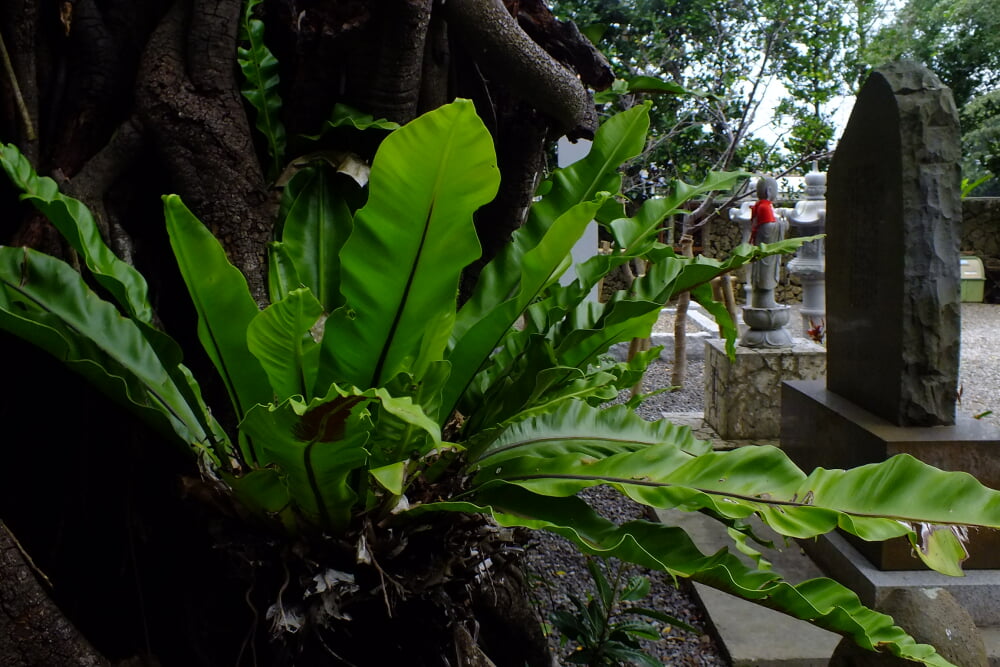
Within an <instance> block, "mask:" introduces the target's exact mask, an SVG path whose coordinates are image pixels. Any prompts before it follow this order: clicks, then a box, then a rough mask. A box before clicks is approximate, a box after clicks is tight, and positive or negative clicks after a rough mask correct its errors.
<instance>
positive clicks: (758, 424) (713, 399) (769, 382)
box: [705, 338, 826, 440]
mask: <svg viewBox="0 0 1000 667" xmlns="http://www.w3.org/2000/svg"><path fill="white" fill-rule="evenodd" d="M793 343H794V344H793V345H792V346H791V347H784V348H747V347H741V346H739V345H737V346H736V359H735V361H731V360H730V359H729V357H728V356H727V355H726V343H725V341H724V340H721V339H716V340H708V341H706V342H705V421H706V422H707V423H708V425H709V426H711V427H712V429H714V430H715V432H716V433H718V434H719V436H720V437H721V438H723V439H725V440H761V439H772V438H777V437H778V436H779V435H780V433H781V383H782V382H783V381H785V380H815V379H819V378H822V377H824V375H825V373H826V349H825V348H823V346H822V345H819V344H817V343H814V342H812V341H809V340H806V339H803V338H796V339H794V340H793Z"/></svg>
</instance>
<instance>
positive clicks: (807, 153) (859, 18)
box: [553, 0, 882, 189]
mask: <svg viewBox="0 0 1000 667" xmlns="http://www.w3.org/2000/svg"><path fill="white" fill-rule="evenodd" d="M553 8H554V11H555V12H556V13H557V14H559V15H561V16H562V17H564V18H568V19H571V20H573V21H575V22H576V23H577V24H579V25H580V26H582V27H583V28H584V30H585V31H586V32H587V34H589V35H590V36H591V37H593V38H595V39H596V38H598V37H599V41H598V42H597V43H598V45H599V46H600V48H601V49H602V50H603V51H605V52H606V53H607V54H608V57H609V60H610V61H611V64H612V66H613V67H614V69H615V72H616V75H617V76H618V77H619V78H621V79H625V80H629V79H632V78H633V77H636V76H641V75H647V76H655V77H660V78H664V79H667V80H671V81H675V82H677V83H678V84H680V85H682V86H684V87H685V88H687V89H689V90H697V91H702V92H703V93H704V94H702V95H679V96H678V95H670V96H663V95H659V96H655V97H654V98H653V99H654V102H655V106H654V108H653V112H652V131H651V134H650V140H649V145H648V147H647V150H646V152H645V153H644V155H643V156H642V157H640V161H642V162H643V163H644V164H643V165H642V166H644V167H645V168H647V169H648V171H649V172H650V173H651V174H652V176H653V178H654V180H655V178H656V177H657V176H659V175H661V174H662V175H663V176H665V177H668V178H674V177H678V176H680V177H699V176H701V175H703V174H704V173H705V172H706V171H709V170H711V169H720V168H734V167H735V168H742V169H746V170H750V171H779V170H781V169H782V168H784V167H786V166H788V165H791V164H794V163H796V162H798V161H801V160H806V159H809V158H810V157H811V156H813V155H815V154H817V153H819V154H822V153H825V152H827V151H828V150H829V147H830V142H831V140H832V138H833V126H832V118H831V115H830V112H829V109H828V105H829V103H830V102H831V101H832V100H833V99H835V98H836V97H837V96H839V95H844V94H849V93H850V92H851V90H853V88H854V87H855V86H856V85H857V81H858V78H859V72H858V64H857V63H858V62H859V57H858V51H859V49H860V48H862V47H864V45H865V35H866V34H867V31H868V29H869V28H870V25H871V22H872V21H873V20H874V18H875V17H877V16H879V15H880V12H881V11H882V5H881V4H879V3H878V2H877V1H876V0H832V1H830V2H819V1H818V0H787V1H782V2H775V1H774V0H746V1H739V2H737V1H735V0H601V1H600V2H581V1H580V0H558V1H556V2H554V3H553ZM776 83H781V84H782V85H783V86H784V88H785V90H786V91H787V94H786V96H785V97H784V99H782V100H781V102H780V103H779V105H778V107H777V108H776V109H775V113H774V117H773V118H764V117H762V112H763V110H762V109H761V107H760V103H761V101H762V99H763V97H764V93H765V90H766V89H767V88H768V87H770V86H774V85H775V84H776ZM637 97H638V96H637V95H635V94H632V95H626V96H623V97H622V98H621V100H620V102H619V103H620V104H622V105H625V106H627V105H629V104H633V103H635V101H636V99H637ZM769 121H773V122H775V123H781V124H782V125H784V126H787V127H789V129H788V130H787V132H786V133H785V134H784V135H783V136H781V137H780V138H779V140H778V141H777V142H776V143H775V144H768V143H767V142H765V141H763V140H762V139H759V138H755V137H754V136H752V132H753V131H754V130H755V129H757V128H758V127H760V126H761V125H762V124H764V123H767V122H769ZM633 171H634V172H638V167H635V168H634V169H633ZM634 189H637V188H634Z"/></svg>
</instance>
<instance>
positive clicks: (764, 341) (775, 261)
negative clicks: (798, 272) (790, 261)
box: [729, 176, 792, 347]
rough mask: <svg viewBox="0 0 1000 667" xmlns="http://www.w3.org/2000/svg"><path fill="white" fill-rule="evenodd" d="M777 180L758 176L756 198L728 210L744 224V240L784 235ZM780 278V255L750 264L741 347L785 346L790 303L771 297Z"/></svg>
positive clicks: (789, 337) (788, 342) (773, 240)
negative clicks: (748, 300)
mask: <svg viewBox="0 0 1000 667" xmlns="http://www.w3.org/2000/svg"><path fill="white" fill-rule="evenodd" d="M777 196H778V182H777V181H776V180H775V179H773V178H771V177H769V176H761V177H759V178H758V179H757V201H756V203H754V204H752V205H751V204H744V205H743V206H742V207H740V208H732V209H730V210H729V217H730V219H731V220H733V221H735V222H739V223H741V224H742V227H743V242H744V243H753V244H761V243H776V242H778V241H781V240H782V239H784V238H785V231H786V230H787V229H788V222H786V221H785V219H784V215H785V213H786V211H787V210H786V209H777V210H775V208H774V204H773V202H774V200H775V198H777ZM780 278H781V257H779V256H773V257H765V258H764V259H760V260H757V261H756V262H754V263H753V264H752V265H751V267H750V281H749V282H750V294H749V297H750V303H749V305H747V306H744V307H743V321H744V323H746V324H747V326H748V327H749V329H747V331H746V332H745V333H744V334H743V337H742V338H741V339H740V345H742V346H744V347H787V346H790V345H792V335H791V334H790V333H789V332H788V330H787V329H786V328H785V325H786V324H788V320H789V310H790V309H789V307H788V306H783V305H779V304H778V303H777V302H776V301H775V300H774V289H775V288H776V287H777V286H778V280H779V279H780Z"/></svg>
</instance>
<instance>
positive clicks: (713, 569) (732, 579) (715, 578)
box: [409, 482, 954, 667]
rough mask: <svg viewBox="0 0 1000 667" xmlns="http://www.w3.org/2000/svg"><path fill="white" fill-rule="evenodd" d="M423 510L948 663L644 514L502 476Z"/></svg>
mask: <svg viewBox="0 0 1000 667" xmlns="http://www.w3.org/2000/svg"><path fill="white" fill-rule="evenodd" d="M428 511H454V512H486V513H488V514H490V515H491V516H493V518H494V519H496V521H497V523H499V524H500V525H502V526H507V527H513V526H523V527H526V528H532V529H538V530H549V531H551V532H554V533H557V534H559V535H562V536H563V537H565V538H567V539H568V540H570V541H572V542H573V543H574V544H576V545H577V547H579V548H580V550H581V551H583V552H584V553H587V554H593V555H599V556H614V557H616V558H620V559H621V560H625V561H628V562H632V563H636V564H638V565H642V566H643V567H648V568H650V569H655V570H662V571H664V572H667V573H669V574H671V575H673V576H678V577H685V578H690V579H693V580H694V581H698V582H701V583H704V584H707V585H709V586H712V587H713V588H717V589H719V590H722V591H725V592H727V593H731V594H733V595H736V596H739V597H742V598H745V599H747V600H752V601H754V602H756V603H758V604H761V605H763V606H766V607H770V608H772V609H775V610H777V611H781V612H784V613H786V614H789V615H791V616H795V617H797V618H801V619H803V620H806V621H809V622H810V623H812V624H814V625H817V626H819V627H822V628H826V629H828V630H831V631H833V632H837V633H839V634H846V635H849V636H850V637H851V638H852V639H853V640H854V641H855V642H856V643H857V644H858V645H860V646H862V647H864V648H867V649H869V650H876V649H881V650H887V651H889V652H891V653H892V654H894V655H897V656H899V657H903V658H907V659H909V660H916V661H919V662H922V663H924V664H927V665H931V666H932V667H949V666H950V667H954V666H953V665H951V663H950V662H948V661H947V660H945V659H944V658H942V657H941V656H940V655H939V654H938V653H937V652H936V651H935V650H934V648H933V647H932V646H928V645H926V644H918V643H916V642H915V641H914V640H913V638H912V637H910V636H909V635H908V634H906V632H905V631H904V630H903V629H902V628H900V627H898V626H896V625H893V621H892V618H891V617H889V616H886V615H885V614H881V613H878V612H876V611H872V610H871V609H868V608H867V607H865V606H864V605H862V604H861V601H860V600H859V599H858V596H857V595H856V594H854V593H853V592H852V591H850V590H849V589H848V588H846V587H844V586H842V585H841V584H839V583H837V582H835V581H833V580H831V579H822V578H821V579H811V580H809V581H805V582H802V583H801V584H798V585H794V586H793V585H792V584H790V583H788V582H786V581H785V580H784V579H782V578H781V577H780V576H779V575H777V574H775V573H773V572H769V571H763V570H755V569H751V568H750V567H748V566H746V565H745V564H744V563H743V562H742V561H740V560H739V559H738V558H737V557H736V556H734V555H733V554H732V553H730V552H729V551H727V550H726V549H722V550H720V551H718V552H717V553H715V554H712V555H705V554H703V553H702V552H701V551H700V550H699V549H698V548H697V546H695V544H694V542H693V541H692V540H691V538H690V536H688V534H687V533H686V532H685V531H684V530H682V529H681V528H677V527H672V526H665V525H662V524H654V523H651V522H648V521H631V522H628V523H625V524H623V525H621V526H617V525H615V524H614V523H612V522H610V521H608V520H607V519H605V518H603V517H601V516H599V515H598V514H597V513H596V512H595V511H594V510H593V509H592V508H591V507H590V506H589V505H588V504H587V503H586V502H584V501H583V500H581V499H579V498H576V497H566V498H554V497H550V496H546V495H540V494H536V493H531V492H530V491H527V490H525V489H522V488H519V487H516V486H511V485H508V484H506V483H503V482H494V483H493V484H491V485H490V487H488V488H483V489H480V490H479V491H478V492H477V494H476V496H475V498H474V499H473V500H471V501H469V502H443V503H432V504H428V505H422V506H420V507H416V508H413V509H411V510H410V512H409V513H411V514H415V515H419V514H422V513H424V512H428Z"/></svg>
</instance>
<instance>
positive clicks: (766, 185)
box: [757, 176, 778, 201]
mask: <svg viewBox="0 0 1000 667" xmlns="http://www.w3.org/2000/svg"><path fill="white" fill-rule="evenodd" d="M777 197H778V181H776V180H775V179H773V178H771V177H770V176H758V177H757V199H766V200H768V201H774V200H775V199H777Z"/></svg>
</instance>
